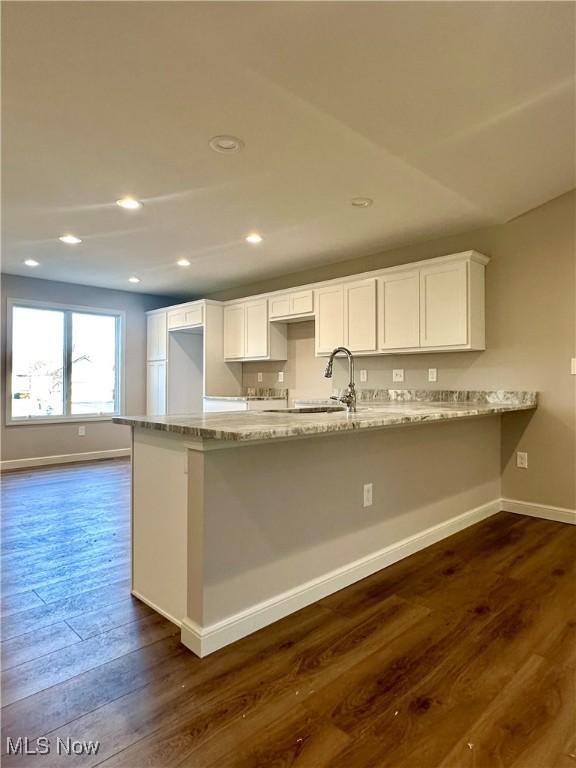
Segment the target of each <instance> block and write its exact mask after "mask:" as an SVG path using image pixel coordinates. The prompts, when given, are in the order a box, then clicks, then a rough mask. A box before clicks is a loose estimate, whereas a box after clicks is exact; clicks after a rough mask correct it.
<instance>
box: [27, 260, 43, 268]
mask: <svg viewBox="0 0 576 768" xmlns="http://www.w3.org/2000/svg"><path fill="white" fill-rule="evenodd" d="M24 264H26V266H27V267H39V266H40V262H39V261H36V259H26V261H25V262H24Z"/></svg>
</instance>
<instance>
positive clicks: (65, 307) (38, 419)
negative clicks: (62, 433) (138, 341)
mask: <svg viewBox="0 0 576 768" xmlns="http://www.w3.org/2000/svg"><path fill="white" fill-rule="evenodd" d="M16 307H24V308H26V307H27V308H30V309H47V310H56V311H60V312H64V349H63V363H64V369H65V373H64V410H65V411H69V410H70V408H71V406H72V400H71V392H72V375H71V374H72V355H71V350H72V334H71V330H72V314H73V313H75V312H77V313H82V314H86V315H106V316H107V317H115V318H116V387H115V392H116V403H115V406H116V407H115V410H114V413H106V414H85V415H83V414H78V415H76V414H70V413H65V414H63V415H57V416H22V417H13V416H12V344H13V334H12V328H13V318H14V308H16ZM6 315H7V316H6V422H5V423H6V426H11V427H13V426H29V425H31V424H73V423H78V422H84V421H112V419H113V418H114V416H117V415H119V414H120V413H121V412H122V411H124V402H125V401H124V398H125V350H126V312H125V311H124V310H121V309H108V308H104V307H88V306H84V305H76V304H60V303H53V302H48V301H36V300H34V299H15V298H8V299H7V300H6Z"/></svg>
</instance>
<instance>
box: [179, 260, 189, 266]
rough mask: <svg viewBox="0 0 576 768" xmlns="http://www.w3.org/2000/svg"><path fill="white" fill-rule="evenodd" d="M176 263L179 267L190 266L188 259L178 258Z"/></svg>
mask: <svg viewBox="0 0 576 768" xmlns="http://www.w3.org/2000/svg"><path fill="white" fill-rule="evenodd" d="M176 264H178V266H179V267H189V266H190V262H189V261H188V259H178V261H177V262H176Z"/></svg>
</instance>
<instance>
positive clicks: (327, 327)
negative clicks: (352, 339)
mask: <svg viewBox="0 0 576 768" xmlns="http://www.w3.org/2000/svg"><path fill="white" fill-rule="evenodd" d="M315 336H316V354H317V355H329V354H330V352H332V350H333V349H334V347H340V346H342V345H343V344H344V288H343V287H342V286H341V285H335V286H331V287H327V288H319V289H318V290H317V291H316V329H315Z"/></svg>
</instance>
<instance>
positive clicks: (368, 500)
mask: <svg viewBox="0 0 576 768" xmlns="http://www.w3.org/2000/svg"><path fill="white" fill-rule="evenodd" d="M364 506H365V507H371V506H372V483H365V484H364Z"/></svg>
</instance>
